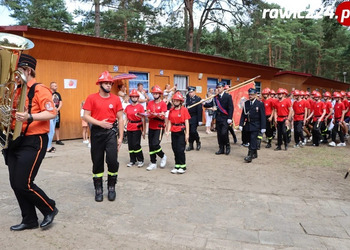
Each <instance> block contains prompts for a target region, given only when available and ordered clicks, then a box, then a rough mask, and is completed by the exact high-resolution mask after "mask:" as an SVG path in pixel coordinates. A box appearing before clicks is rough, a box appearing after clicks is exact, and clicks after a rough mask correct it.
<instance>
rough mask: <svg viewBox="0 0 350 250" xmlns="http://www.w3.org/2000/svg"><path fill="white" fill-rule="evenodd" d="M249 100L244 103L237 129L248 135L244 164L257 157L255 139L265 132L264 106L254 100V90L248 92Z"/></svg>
mask: <svg viewBox="0 0 350 250" xmlns="http://www.w3.org/2000/svg"><path fill="white" fill-rule="evenodd" d="M248 94H249V100H248V101H246V102H245V103H244V107H243V110H242V115H241V120H240V122H239V129H240V130H241V131H242V130H243V127H244V131H246V133H247V134H248V135H249V151H248V155H247V156H246V157H245V158H244V160H245V161H246V162H251V161H252V160H253V159H254V158H257V157H258V152H257V139H258V135H259V133H262V134H263V133H265V132H266V116H265V106H264V104H263V103H262V102H261V101H259V100H257V99H256V89H253V88H250V89H249V90H248Z"/></svg>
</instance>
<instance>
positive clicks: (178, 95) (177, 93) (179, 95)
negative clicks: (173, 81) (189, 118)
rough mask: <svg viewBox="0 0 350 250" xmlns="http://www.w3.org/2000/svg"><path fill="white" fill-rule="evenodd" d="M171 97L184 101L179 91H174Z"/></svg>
mask: <svg viewBox="0 0 350 250" xmlns="http://www.w3.org/2000/svg"><path fill="white" fill-rule="evenodd" d="M171 99H173V100H178V101H181V102H183V101H184V98H183V96H182V95H181V93H180V92H176V93H175V94H174V95H173V97H172V98H171Z"/></svg>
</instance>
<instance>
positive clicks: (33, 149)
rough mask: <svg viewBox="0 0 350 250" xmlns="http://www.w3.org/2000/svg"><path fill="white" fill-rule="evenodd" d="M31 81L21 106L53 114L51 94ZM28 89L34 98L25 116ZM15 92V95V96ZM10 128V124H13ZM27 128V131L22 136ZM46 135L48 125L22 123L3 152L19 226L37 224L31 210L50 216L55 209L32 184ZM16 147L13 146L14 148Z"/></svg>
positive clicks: (17, 93)
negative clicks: (18, 216) (5, 157)
mask: <svg viewBox="0 0 350 250" xmlns="http://www.w3.org/2000/svg"><path fill="white" fill-rule="evenodd" d="M35 83H36V80H35V79H32V80H30V81H29V82H28V83H27V86H28V90H27V97H26V103H25V106H26V107H27V108H28V113H30V114H37V113H40V112H44V111H48V112H50V113H51V114H56V110H55V109H54V103H53V102H52V95H51V90H50V89H49V88H47V87H46V86H44V85H42V84H37V85H36V86H33V85H34V84H35ZM31 88H35V92H34V93H35V94H34V97H33V98H32V107H31V110H30V112H29V107H28V104H29V99H28V92H29V91H30V90H31ZM20 90H21V89H20V88H19V89H17V92H16V94H15V96H16V98H15V100H17V96H19V91H20ZM13 126H14V123H13ZM26 128H27V131H26V132H25V130H26ZM49 131H50V121H49V120H47V121H33V122H31V123H29V126H28V127H27V122H23V126H22V134H23V133H24V132H25V134H24V136H23V137H19V138H18V139H17V140H21V142H20V143H16V141H14V142H12V143H10V145H9V148H8V149H7V165H8V169H9V173H10V184H11V187H12V189H13V191H14V193H15V195H16V198H17V201H18V204H19V206H20V208H21V213H22V223H23V224H37V223H38V217H37V214H36V211H35V208H38V209H39V210H40V212H41V213H42V214H43V215H44V216H47V215H49V214H51V213H52V212H53V211H54V209H55V206H56V203H55V201H54V200H52V199H50V198H49V197H48V196H47V195H46V194H45V193H44V191H43V190H42V189H40V188H39V187H38V186H37V185H36V184H34V179H35V177H36V175H37V173H38V171H39V168H40V165H41V162H42V160H43V159H44V157H45V154H46V149H47V143H48V135H47V133H48V132H49ZM15 144H16V145H15Z"/></svg>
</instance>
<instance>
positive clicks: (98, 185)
mask: <svg viewBox="0 0 350 250" xmlns="http://www.w3.org/2000/svg"><path fill="white" fill-rule="evenodd" d="M93 180H94V186H95V201H97V202H100V201H103V187H102V177H94V178H93Z"/></svg>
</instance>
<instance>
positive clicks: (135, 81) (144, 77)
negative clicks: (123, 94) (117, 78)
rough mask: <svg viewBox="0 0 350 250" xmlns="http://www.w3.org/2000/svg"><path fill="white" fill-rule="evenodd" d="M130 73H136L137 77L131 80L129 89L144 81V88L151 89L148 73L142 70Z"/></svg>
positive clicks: (135, 87)
mask: <svg viewBox="0 0 350 250" xmlns="http://www.w3.org/2000/svg"><path fill="white" fill-rule="evenodd" d="M129 73H130V74H134V75H136V76H137V77H136V78H135V79H131V80H129V91H131V90H132V89H137V84H138V83H142V84H143V88H144V89H145V90H146V91H148V89H149V82H148V73H141V72H132V71H130V72H129Z"/></svg>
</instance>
